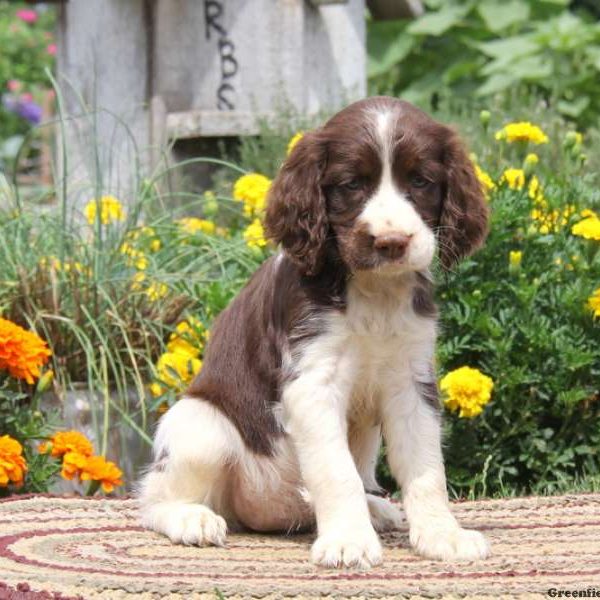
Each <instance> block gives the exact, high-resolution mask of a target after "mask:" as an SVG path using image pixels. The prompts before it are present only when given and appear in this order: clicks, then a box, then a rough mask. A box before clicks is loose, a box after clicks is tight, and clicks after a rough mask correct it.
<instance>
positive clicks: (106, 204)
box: [83, 196, 125, 225]
mask: <svg viewBox="0 0 600 600" xmlns="http://www.w3.org/2000/svg"><path fill="white" fill-rule="evenodd" d="M98 206H99V207H100V221H101V223H102V225H108V224H109V223H112V222H113V221H124V220H125V211H124V210H123V206H122V205H121V203H120V202H119V201H118V200H117V199H116V198H115V197H114V196H102V197H101V198H100V200H99V201H96V200H90V201H89V202H88V203H87V204H86V206H85V208H84V211H83V212H84V214H85V218H86V219H87V221H88V223H89V224H90V225H93V224H94V223H95V222H96V219H97V218H98Z"/></svg>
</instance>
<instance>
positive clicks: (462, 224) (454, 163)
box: [438, 130, 489, 269]
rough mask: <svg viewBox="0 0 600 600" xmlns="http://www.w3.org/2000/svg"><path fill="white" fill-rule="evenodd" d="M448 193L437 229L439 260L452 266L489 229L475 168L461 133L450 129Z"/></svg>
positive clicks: (485, 204) (474, 246)
mask: <svg viewBox="0 0 600 600" xmlns="http://www.w3.org/2000/svg"><path fill="white" fill-rule="evenodd" d="M448 134H449V135H448V138H447V141H446V151H445V155H444V162H445V164H446V177H447V179H446V182H447V183H446V196H445V198H444V200H443V207H442V212H441V215H440V223H439V229H438V241H439V246H440V261H441V263H442V266H443V267H444V268H445V269H449V268H451V267H452V265H454V264H455V263H457V262H458V261H459V260H460V259H461V258H464V257H466V256H469V255H470V254H471V253H473V252H474V251H475V250H477V248H479V246H481V244H482V243H483V241H484V240H485V238H486V236H487V232H488V216H489V209H488V204H487V201H486V199H485V195H484V192H483V188H482V185H481V183H480V181H479V179H478V178H477V175H476V174H475V168H474V166H473V163H472V161H471V160H470V159H469V157H468V155H467V152H466V150H465V148H464V146H463V144H462V142H461V141H460V139H459V137H458V135H457V134H456V133H455V132H454V131H452V130H448Z"/></svg>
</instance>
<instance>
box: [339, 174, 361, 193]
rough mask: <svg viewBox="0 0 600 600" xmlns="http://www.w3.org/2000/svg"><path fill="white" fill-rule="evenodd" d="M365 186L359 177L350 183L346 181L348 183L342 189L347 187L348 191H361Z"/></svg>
mask: <svg viewBox="0 0 600 600" xmlns="http://www.w3.org/2000/svg"><path fill="white" fill-rule="evenodd" d="M362 185H363V182H362V180H361V179H359V178H358V177H355V178H354V179H350V181H346V183H344V185H343V186H342V187H345V188H346V189H347V190H350V191H355V190H359V189H360V188H361V187H362Z"/></svg>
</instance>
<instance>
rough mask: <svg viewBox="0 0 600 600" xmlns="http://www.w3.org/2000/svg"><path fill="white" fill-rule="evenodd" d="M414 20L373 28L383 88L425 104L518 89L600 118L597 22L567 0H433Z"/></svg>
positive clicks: (584, 118)
mask: <svg viewBox="0 0 600 600" xmlns="http://www.w3.org/2000/svg"><path fill="white" fill-rule="evenodd" d="M426 5H427V7H428V10H427V12H426V13H425V14H424V15H422V16H421V17H419V18H417V19H416V20H414V21H381V22H376V21H373V22H370V23H369V25H368V53H369V77H370V82H371V87H372V89H373V90H374V91H376V92H378V93H394V94H396V95H401V96H402V97H403V98H405V99H407V100H409V101H412V102H417V103H419V104H423V105H430V104H431V102H432V101H433V102H434V103H435V102H436V101H437V100H438V99H439V96H445V97H456V96H458V97H461V98H470V97H474V98H475V99H479V100H484V99H487V98H489V97H490V96H491V95H494V94H497V93H498V92H501V93H506V92H509V91H511V90H513V89H514V88H515V87H521V88H524V89H529V90H530V91H533V92H535V93H536V94H537V95H539V96H541V97H543V98H544V99H545V100H546V102H547V103H549V104H550V105H552V106H554V107H555V108H556V110H557V111H558V112H560V113H561V114H562V115H563V116H565V117H568V118H571V119H575V120H576V121H577V122H578V123H579V124H580V125H582V126H583V125H585V126H587V125H590V124H592V123H595V122H596V120H597V118H598V115H600V23H599V22H597V21H596V22H595V21H594V19H593V18H592V17H591V16H589V15H588V14H587V13H585V11H583V10H582V11H580V12H578V13H576V12H573V11H571V10H569V9H568V2H567V0H510V1H509V2H495V1H493V0H474V1H471V2H463V1H461V0H454V1H449V2H442V1H441V0H428V1H427V2H426Z"/></svg>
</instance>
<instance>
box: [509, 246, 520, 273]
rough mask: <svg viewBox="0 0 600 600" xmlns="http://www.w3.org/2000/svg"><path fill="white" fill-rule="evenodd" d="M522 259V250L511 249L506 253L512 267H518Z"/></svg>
mask: <svg viewBox="0 0 600 600" xmlns="http://www.w3.org/2000/svg"><path fill="white" fill-rule="evenodd" d="M522 260H523V252H522V251H521V250H511V251H510V252H509V253H508V262H509V264H510V266H511V267H512V268H513V269H518V268H519V267H520V266H521V262H522Z"/></svg>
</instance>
